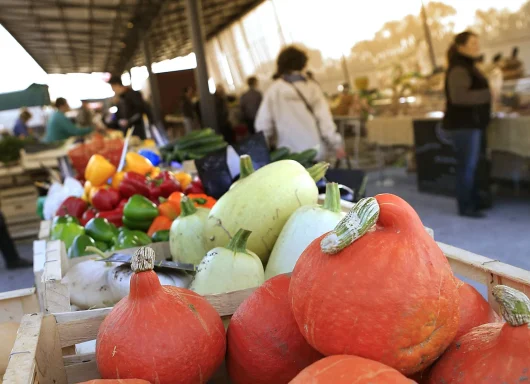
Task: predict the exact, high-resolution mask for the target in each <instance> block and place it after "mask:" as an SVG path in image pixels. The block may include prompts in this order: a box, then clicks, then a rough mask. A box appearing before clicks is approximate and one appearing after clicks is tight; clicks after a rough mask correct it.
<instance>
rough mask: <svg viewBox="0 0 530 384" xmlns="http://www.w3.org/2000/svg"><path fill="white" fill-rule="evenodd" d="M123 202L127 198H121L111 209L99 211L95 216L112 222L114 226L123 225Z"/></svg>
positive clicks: (125, 201) (124, 202) (125, 202)
mask: <svg viewBox="0 0 530 384" xmlns="http://www.w3.org/2000/svg"><path fill="white" fill-rule="evenodd" d="M125 204H127V200H122V201H120V203H119V204H118V206H117V207H116V208H114V209H113V210H112V211H106V212H99V213H98V214H97V215H96V217H101V218H103V219H107V220H108V221H109V223H112V224H114V225H115V226H116V227H123V208H124V207H125Z"/></svg>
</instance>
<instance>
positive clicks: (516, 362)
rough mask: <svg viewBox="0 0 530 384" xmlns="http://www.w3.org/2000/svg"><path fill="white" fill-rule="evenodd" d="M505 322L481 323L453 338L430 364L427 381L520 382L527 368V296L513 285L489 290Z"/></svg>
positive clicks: (529, 315)
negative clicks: (430, 368)
mask: <svg viewBox="0 0 530 384" xmlns="http://www.w3.org/2000/svg"><path fill="white" fill-rule="evenodd" d="M492 293H493V295H494V296H495V299H496V300H497V302H498V303H499V307H500V311H501V314H502V316H503V317H504V319H505V320H506V323H492V324H484V325H481V326H478V327H476V328H473V329H472V330H471V331H470V332H468V333H467V334H465V335H464V336H462V337H461V338H459V339H458V340H456V341H455V342H454V343H453V344H452V345H451V346H450V347H449V348H448V349H447V351H446V352H445V353H444V355H443V356H442V358H441V359H440V360H439V361H438V362H437V363H436V364H435V365H434V368H433V370H432V372H431V377H430V379H429V383H430V384H439V383H446V384H451V383H459V384H471V383H485V384H489V383H491V384H493V383H495V384H497V383H522V382H525V381H528V374H529V372H530V328H529V325H530V300H529V299H528V297H527V296H526V295H525V294H523V293H522V292H519V291H517V290H515V289H513V288H510V287H507V286H504V285H497V286H495V287H494V288H493V291H492Z"/></svg>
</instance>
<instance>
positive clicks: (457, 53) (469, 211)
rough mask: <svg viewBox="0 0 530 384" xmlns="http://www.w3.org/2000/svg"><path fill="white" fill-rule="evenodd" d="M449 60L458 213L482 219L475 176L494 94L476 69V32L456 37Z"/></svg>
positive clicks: (449, 124)
mask: <svg viewBox="0 0 530 384" xmlns="http://www.w3.org/2000/svg"><path fill="white" fill-rule="evenodd" d="M447 56H448V57H447V58H448V62H449V67H448V69H447V76H446V81H445V95H446V98H447V107H446V111H445V117H444V128H445V129H446V130H447V131H448V132H449V134H450V135H451V138H452V141H453V144H454V147H455V149H456V153H457V159H458V165H457V168H456V180H457V185H456V190H457V200H458V211H459V213H460V215H461V216H467V217H472V218H479V217H483V214H482V213H481V212H479V198H478V183H477V180H476V179H475V175H476V170H477V166H478V161H479V157H480V148H481V140H482V136H483V135H484V132H485V130H486V127H487V126H488V124H489V121H490V116H491V94H490V90H489V86H488V80H487V79H486V77H485V76H484V75H483V74H482V73H481V72H480V70H479V69H478V68H477V67H476V65H475V64H476V60H477V59H478V58H479V57H480V48H479V41H478V36H477V35H475V34H474V33H472V32H462V33H460V34H458V35H456V37H455V40H454V43H453V45H452V46H451V48H450V49H449V52H448V55H447Z"/></svg>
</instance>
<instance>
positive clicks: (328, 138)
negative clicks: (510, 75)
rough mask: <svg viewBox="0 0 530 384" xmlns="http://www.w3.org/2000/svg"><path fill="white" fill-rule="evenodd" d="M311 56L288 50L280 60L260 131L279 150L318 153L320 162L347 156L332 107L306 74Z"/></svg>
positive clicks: (260, 114)
mask: <svg viewBox="0 0 530 384" xmlns="http://www.w3.org/2000/svg"><path fill="white" fill-rule="evenodd" d="M306 64H307V54H306V53H305V52H304V51H302V50H300V49H298V48H296V47H294V46H288V47H286V48H284V49H283V50H282V51H281V52H280V54H279V55H278V58H277V60H276V65H277V70H276V77H277V78H276V80H275V81H274V82H273V83H272V84H271V86H270V87H269V88H268V89H267V92H266V93H265V96H264V98H263V102H262V103H261V105H260V107H259V110H258V114H257V117H256V131H258V132H259V131H262V132H264V134H265V136H266V137H267V138H268V139H269V140H272V139H273V138H274V137H275V139H276V144H277V147H287V148H289V149H290V150H291V151H292V152H302V151H304V150H306V149H310V148H315V149H317V150H318V152H319V153H318V159H324V158H326V157H328V156H330V155H335V157H336V158H338V159H341V158H343V157H344V156H345V152H344V146H343V142H342V137H341V136H340V134H339V133H337V127H336V126H335V123H334V122H333V118H332V116H331V113H330V109H329V106H328V104H327V101H326V99H325V98H324V94H323V93H322V91H321V90H320V88H319V86H318V85H317V84H316V83H315V82H313V81H308V80H307V78H306V77H305V76H303V75H302V71H303V70H304V68H305V66H306Z"/></svg>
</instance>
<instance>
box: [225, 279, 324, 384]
mask: <svg viewBox="0 0 530 384" xmlns="http://www.w3.org/2000/svg"><path fill="white" fill-rule="evenodd" d="M290 281H291V278H290V277H289V276H287V275H278V276H276V277H274V278H272V279H270V280H267V281H266V282H265V283H264V284H263V285H262V286H261V287H259V288H258V289H257V290H256V291H255V292H254V293H253V294H252V295H251V296H250V297H249V298H248V299H246V300H245V301H244V302H243V303H242V304H241V305H240V306H239V308H238V309H237V311H236V312H235V313H234V315H233V316H232V319H231V320H230V325H229V327H228V347H227V348H228V353H227V361H226V364H227V368H228V373H229V375H230V379H231V380H232V382H233V383H234V384H248V383H252V384H287V383H288V382H289V381H290V380H291V379H292V378H293V377H295V376H296V375H297V374H298V373H299V372H300V371H301V370H302V369H304V368H305V367H307V366H308V365H310V364H312V363H313V362H315V361H317V360H318V359H320V358H322V355H321V354H320V353H318V352H317V351H315V350H314V349H313V348H312V347H311V346H310V345H309V344H308V343H307V341H305V339H304V337H303V336H302V334H301V333H300V330H299V329H298V325H297V324H296V321H295V320H294V317H293V314H292V312H291V305H290V303H289V300H288V291H289V283H290Z"/></svg>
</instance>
